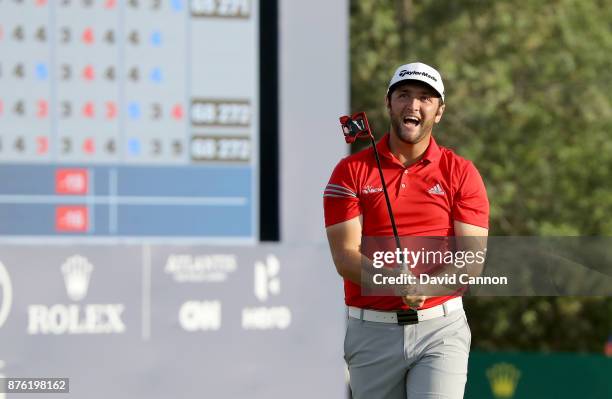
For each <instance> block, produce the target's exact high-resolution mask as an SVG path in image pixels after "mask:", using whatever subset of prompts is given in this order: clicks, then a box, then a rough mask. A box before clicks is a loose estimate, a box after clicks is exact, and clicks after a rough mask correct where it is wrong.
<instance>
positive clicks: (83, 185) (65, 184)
mask: <svg viewBox="0 0 612 399" xmlns="http://www.w3.org/2000/svg"><path fill="white" fill-rule="evenodd" d="M88 185H89V182H88V176H87V169H57V170H56V171H55V192H56V193H57V194H66V195H85V194H87V186H88Z"/></svg>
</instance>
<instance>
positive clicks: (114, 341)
mask: <svg viewBox="0 0 612 399" xmlns="http://www.w3.org/2000/svg"><path fill="white" fill-rule="evenodd" d="M313 286H314V287H316V290H312V289H311V287H313ZM0 298H1V299H2V301H1V302H0V321H1V322H2V323H0V341H1V342H10V343H11V345H6V346H2V348H0V359H1V360H2V363H0V364H1V365H2V366H3V367H2V368H0V374H3V375H4V376H6V377H12V376H20V377H28V376H32V377H34V376H37V377H53V376H58V375H59V376H66V377H69V378H70V393H71V394H73V395H74V396H76V397H87V398H92V399H96V398H108V397H113V398H133V397H147V398H166V397H195V396H198V395H200V396H201V395H204V396H207V397H208V396H210V397H247V396H248V397H252V398H286V397H287V396H288V395H291V397H295V398H310V397H315V396H321V395H330V396H333V397H342V395H343V394H344V392H345V386H344V376H343V359H342V340H343V338H344V323H345V317H346V316H345V310H344V306H343V292H342V280H341V279H340V277H339V276H338V275H337V273H336V271H335V268H334V267H333V265H332V263H331V259H330V256H329V248H328V247H327V246H325V245H320V246H304V247H293V246H285V245H262V246H257V247H239V248H236V247H227V246H220V247H210V246H149V245H113V246H91V247H83V246H79V247H71V246H39V247H35V248H34V247H31V246H20V245H15V246H2V247H1V248H0ZM313 348H316V350H313ZM91 370H96V372H95V373H91ZM227 370H231V372H228V371H227ZM236 375H240V376H242V377H241V379H240V381H238V382H237V381H236V377H235V376H236ZM304 378H308V379H309V380H316V381H317V384H316V386H314V385H315V384H312V386H310V385H309V386H306V387H304V386H303V385H304V384H303V381H304ZM105 381H113V384H108V383H105ZM153 382H155V383H154V384H153ZM296 387H300V388H299V389H296Z"/></svg>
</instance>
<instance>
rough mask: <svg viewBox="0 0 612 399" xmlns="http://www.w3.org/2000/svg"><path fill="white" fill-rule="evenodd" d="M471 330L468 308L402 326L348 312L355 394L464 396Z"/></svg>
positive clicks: (389, 398) (347, 350)
mask: <svg viewBox="0 0 612 399" xmlns="http://www.w3.org/2000/svg"><path fill="white" fill-rule="evenodd" d="M471 339H472V335H471V332H470V327H469V326H468V323H467V319H466V317H465V312H464V311H463V309H459V310H456V311H454V312H452V313H450V314H448V315H447V316H444V317H438V318H435V319H431V320H427V321H422V322H420V323H418V324H411V325H405V326H400V325H397V324H389V323H375V322H370V321H363V320H359V319H355V318H352V317H349V318H348V325H347V329H346V336H345V338H344V359H345V360H346V363H347V365H348V369H349V375H350V385H351V391H352V393H353V398H354V399H406V398H408V399H434V398H435V399H438V398H440V399H441V398H444V399H451V398H452V399H461V398H463V391H464V389H465V382H466V380H467V365H468V356H469V351H470V344H471Z"/></svg>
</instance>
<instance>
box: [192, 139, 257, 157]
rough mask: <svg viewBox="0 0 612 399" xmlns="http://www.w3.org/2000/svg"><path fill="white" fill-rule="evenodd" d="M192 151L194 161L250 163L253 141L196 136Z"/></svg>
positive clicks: (193, 140)
mask: <svg viewBox="0 0 612 399" xmlns="http://www.w3.org/2000/svg"><path fill="white" fill-rule="evenodd" d="M190 150H191V159H192V160H193V161H229V162H248V161H249V160H250V158H251V140H250V138H249V137H227V136H226V137H208V136H194V137H192V138H191V148H190Z"/></svg>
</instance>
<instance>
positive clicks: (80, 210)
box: [55, 206, 89, 233]
mask: <svg viewBox="0 0 612 399" xmlns="http://www.w3.org/2000/svg"><path fill="white" fill-rule="evenodd" d="M88 228H89V215H88V213H87V207H86V206H58V207H57V208H55V230H57V231H61V232H79V233H80V232H85V231H87V229H88Z"/></svg>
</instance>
